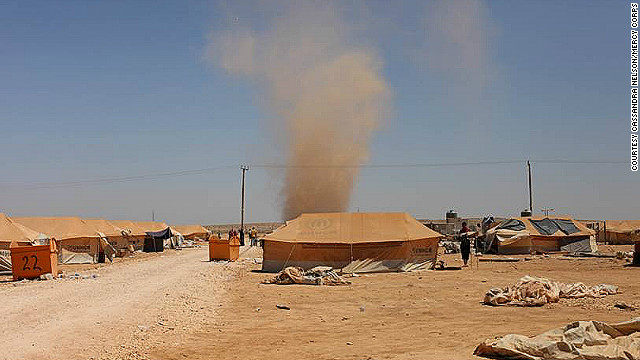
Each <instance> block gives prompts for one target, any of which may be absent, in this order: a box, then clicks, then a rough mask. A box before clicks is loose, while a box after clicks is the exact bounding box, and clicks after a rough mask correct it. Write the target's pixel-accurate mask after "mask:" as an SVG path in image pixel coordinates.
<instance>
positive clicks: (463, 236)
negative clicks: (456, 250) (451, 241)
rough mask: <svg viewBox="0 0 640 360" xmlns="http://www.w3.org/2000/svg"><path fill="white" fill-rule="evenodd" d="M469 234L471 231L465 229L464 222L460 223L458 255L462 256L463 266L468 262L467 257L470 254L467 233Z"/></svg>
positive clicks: (465, 224)
mask: <svg viewBox="0 0 640 360" xmlns="http://www.w3.org/2000/svg"><path fill="white" fill-rule="evenodd" d="M469 232H471V229H469V227H467V223H466V222H462V229H460V253H461V255H462V261H463V262H464V266H467V263H468V262H469V255H470V254H471V241H470V240H469V236H468V234H467V233H469Z"/></svg>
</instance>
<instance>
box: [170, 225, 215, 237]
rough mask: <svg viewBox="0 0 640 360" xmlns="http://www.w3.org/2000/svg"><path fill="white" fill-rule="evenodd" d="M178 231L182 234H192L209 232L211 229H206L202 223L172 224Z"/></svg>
mask: <svg viewBox="0 0 640 360" xmlns="http://www.w3.org/2000/svg"><path fill="white" fill-rule="evenodd" d="M172 228H174V229H175V230H176V231H177V232H179V233H180V234H182V236H191V235H197V234H208V233H209V231H207V229H205V228H204V227H203V226H202V225H174V226H172Z"/></svg>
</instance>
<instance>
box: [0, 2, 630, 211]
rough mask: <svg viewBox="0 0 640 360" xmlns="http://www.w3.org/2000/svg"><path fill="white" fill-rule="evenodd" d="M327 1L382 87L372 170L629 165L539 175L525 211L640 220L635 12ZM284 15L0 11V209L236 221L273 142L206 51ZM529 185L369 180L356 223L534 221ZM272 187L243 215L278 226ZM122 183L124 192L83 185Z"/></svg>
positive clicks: (359, 191)
mask: <svg viewBox="0 0 640 360" xmlns="http://www.w3.org/2000/svg"><path fill="white" fill-rule="evenodd" d="M318 4H319V6H322V7H326V8H327V9H328V10H327V11H333V12H335V13H336V14H337V16H338V17H339V18H340V19H341V21H342V22H343V23H344V25H345V26H347V27H349V29H350V31H351V33H352V34H353V39H354V40H355V41H356V42H357V44H358V45H359V46H363V47H366V48H367V49H369V50H370V51H371V52H372V53H375V54H376V56H377V57H378V59H379V60H380V61H381V66H382V76H383V77H384V81H386V83H387V84H388V86H389V90H390V95H391V100H390V103H391V105H390V107H391V109H390V112H389V114H388V116H386V118H385V119H384V121H383V124H382V126H381V127H380V128H378V130H377V131H375V133H374V135H373V141H372V145H371V151H370V154H369V160H368V163H369V164H415V163H426V164H433V163H474V162H486V161H502V160H521V159H527V158H529V159H538V160H541V159H552V160H553V159H569V160H615V161H625V162H627V163H622V164H603V165H597V164H550V163H535V162H534V163H533V180H534V209H535V210H536V211H538V210H539V209H540V208H541V207H552V208H555V209H556V212H557V213H565V214H566V213H568V214H572V215H574V216H576V217H579V218H610V219H616V218H618V219H622V218H632V219H638V218H640V201H639V199H640V174H638V173H632V172H631V171H630V170H629V164H628V159H629V130H628V129H629V119H628V116H629V96H628V93H629V85H628V82H629V77H628V74H629V40H628V39H629V2H627V1H589V2H585V1H560V2H554V1H536V2H533V1H486V2H483V1H479V0H478V1H448V2H428V1H415V2H413V1H400V2H393V3H391V2H388V1H340V2H335V3H326V2H322V3H318ZM288 7H289V4H287V3H286V2H271V1H265V2H246V3H241V2H239V1H229V2H213V1H163V2H151V1H128V2H124V1H109V2H107V1H103V2H89V1H86V2H84V1H55V2H52V1H4V2H0V125H1V132H0V134H1V135H0V139H1V141H0V152H1V153H2V154H3V157H2V161H0V164H1V165H2V166H1V169H2V170H1V173H0V174H1V176H0V211H2V212H6V213H8V214H9V215H13V216H28V215H33V216H47V215H50V216H52V215H77V216H84V217H103V218H108V219H134V220H148V219H150V217H151V211H152V210H154V211H155V213H156V219H159V220H163V221H167V222H171V223H187V222H189V223H192V222H198V223H206V224H210V223H226V222H237V221H238V220H239V208H240V197H239V195H240V170H239V165H240V164H242V163H248V164H282V163H285V162H286V160H285V158H284V155H283V153H282V149H281V147H280V146H279V145H278V144H279V142H278V141H276V140H277V139H278V137H281V136H283V135H282V133H281V132H280V130H279V129H275V128H272V127H271V124H272V121H271V120H272V117H273V116H274V115H273V113H271V112H269V111H268V109H267V107H266V106H265V101H264V98H263V94H261V92H260V91H258V89H256V86H255V85H256V84H255V83H252V82H250V81H248V80H247V79H245V78H242V77H237V76H234V75H233V74H229V73H227V72H226V71H225V70H224V69H223V68H221V67H219V66H215V64H212V63H211V61H210V59H209V58H208V57H207V55H206V52H207V46H208V45H209V41H210V39H211V38H212V37H215V36H216V34H218V33H220V32H225V31H233V30H234V27H242V28H250V29H252V31H255V32H256V33H257V34H260V32H261V31H267V29H269V28H271V27H272V24H273V22H274V21H277V19H278V18H279V17H282V16H295V12H294V13H293V14H292V13H291V12H287V11H286V9H287V8H288ZM285 14H286V15H285ZM210 51H211V49H210ZM213 51H214V52H215V49H213ZM209 55H210V54H209ZM258 61H259V59H258ZM327 141H329V142H330V141H331V139H327ZM204 168H213V169H212V170H210V171H202V172H192V173H183V174H180V175H179V176H176V175H172V176H159V177H144V178H142V179H140V178H135V177H136V176H139V175H149V174H157V173H175V172H179V171H183V170H194V169H204ZM217 168H220V169H217ZM300 171H304V170H300ZM525 171H526V170H525V164H524V162H522V163H518V164H497V165H474V166H459V167H417V168H383V169H380V168H369V169H363V170H362V171H361V173H360V176H359V177H358V179H357V181H356V186H355V190H354V194H353V197H352V201H351V209H352V210H353V211H356V210H358V209H359V210H360V211H407V212H409V213H411V214H413V215H416V216H419V217H431V218H442V217H443V216H444V213H445V212H446V210H448V209H456V210H458V212H459V213H460V214H462V215H483V214H487V213H493V214H495V215H515V214H518V213H519V211H520V210H522V209H524V208H526V207H527V202H528V196H527V191H526V172H525ZM282 175H283V170H281V169H271V170H265V169H263V168H258V167H254V168H252V169H251V170H250V171H249V172H248V173H247V219H248V220H249V221H268V220H279V218H280V213H281V212H280V209H281V205H282V200H281V198H280V196H279V193H280V191H281V184H282ZM123 177H134V178H131V179H128V180H126V181H121V180H118V181H105V182H98V183H85V182H83V181H85V180H97V179H113V178H123ZM78 181H80V182H81V183H80V184H62V185H55V186H52V184H58V183H69V182H71V183H73V182H78ZM43 184H45V185H46V186H43Z"/></svg>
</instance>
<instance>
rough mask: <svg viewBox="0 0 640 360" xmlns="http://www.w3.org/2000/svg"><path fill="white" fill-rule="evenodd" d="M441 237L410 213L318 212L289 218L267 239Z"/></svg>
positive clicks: (349, 240)
mask: <svg viewBox="0 0 640 360" xmlns="http://www.w3.org/2000/svg"><path fill="white" fill-rule="evenodd" d="M441 237H443V236H442V235H441V234H440V233H438V232H436V231H433V230H431V229H429V228H428V227H426V226H424V225H422V224H421V223H419V222H418V221H417V220H416V219H414V218H413V217H412V216H411V215H409V214H407V213H315V214H302V215H300V216H299V217H297V218H295V219H293V220H290V221H287V223H286V224H285V225H283V226H281V227H279V228H278V229H276V230H275V231H274V232H273V233H271V234H269V235H267V236H265V237H264V239H265V240H272V241H283V242H298V243H341V244H357V243H371V242H389V241H407V240H418V239H427V238H441Z"/></svg>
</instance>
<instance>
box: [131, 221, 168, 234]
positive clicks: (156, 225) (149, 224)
mask: <svg viewBox="0 0 640 360" xmlns="http://www.w3.org/2000/svg"><path fill="white" fill-rule="evenodd" d="M135 224H136V225H137V226H138V227H140V228H142V229H143V230H144V231H145V232H146V231H162V230H164V229H166V228H168V227H169V225H167V224H165V223H163V222H159V221H135Z"/></svg>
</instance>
